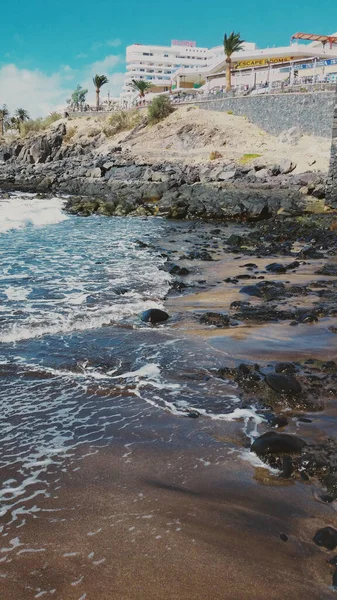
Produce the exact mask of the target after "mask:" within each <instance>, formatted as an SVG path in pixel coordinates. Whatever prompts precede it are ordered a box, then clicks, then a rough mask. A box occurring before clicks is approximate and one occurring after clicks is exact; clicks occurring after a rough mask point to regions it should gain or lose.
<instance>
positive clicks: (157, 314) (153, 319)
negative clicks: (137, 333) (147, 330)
mask: <svg viewBox="0 0 337 600" xmlns="http://www.w3.org/2000/svg"><path fill="white" fill-rule="evenodd" d="M140 318H141V320H142V321H144V323H152V324H155V323H164V321H167V319H169V318H170V316H169V315H168V314H167V313H166V312H165V311H163V310H160V309H159V308H149V310H145V311H144V312H143V313H142V314H141V316H140Z"/></svg>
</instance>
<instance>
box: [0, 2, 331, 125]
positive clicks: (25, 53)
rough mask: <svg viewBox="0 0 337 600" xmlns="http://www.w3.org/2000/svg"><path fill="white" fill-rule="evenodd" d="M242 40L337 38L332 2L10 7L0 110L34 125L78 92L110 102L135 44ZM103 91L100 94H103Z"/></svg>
mask: <svg viewBox="0 0 337 600" xmlns="http://www.w3.org/2000/svg"><path fill="white" fill-rule="evenodd" d="M233 30H234V31H235V32H240V33H241V36H242V38H243V39H245V40H247V41H250V42H256V44H257V45H258V47H260V48H263V47H266V46H274V45H275V46H279V45H288V43H289V40H290V37H291V35H292V34H293V33H295V32H297V31H301V32H305V33H317V34H323V35H324V34H328V33H333V32H335V31H337V3H336V2H335V0H320V2H319V3H318V2H317V1H314V0H305V1H304V0H301V1H300V0H282V2H275V0H270V1H269V2H267V1H266V0H263V1H262V0H240V1H239V2H224V1H223V0H208V2H205V0H193V1H192V0H170V1H169V2H162V1H160V0H143V2H142V1H140V0H138V1H137V0H119V1H118V2H117V1H116V0H110V1H108V0H81V1H79V0H56V1H52V0H30V1H29V2H28V1H27V0H12V2H7V3H5V5H4V8H2V10H1V35H0V105H2V104H3V103H6V104H7V105H8V107H9V109H10V110H11V111H13V110H14V109H15V108H17V107H20V108H21V107H22V108H26V109H27V110H28V111H29V112H30V114H31V115H32V116H33V117H36V116H40V115H41V116H44V115H47V114H48V113H49V112H51V111H52V110H55V109H60V108H61V107H63V106H65V104H66V99H67V98H69V97H70V95H71V93H72V91H73V90H74V89H75V87H76V86H77V84H80V85H82V86H84V87H87V88H88V89H89V93H88V101H89V103H94V87H93V84H92V76H93V75H95V74H96V73H98V74H100V75H101V74H105V75H107V76H108V78H109V84H108V85H106V86H105V88H102V93H103V95H105V94H106V93H107V92H108V91H109V92H110V95H111V96H116V95H118V94H119V92H120V91H121V86H122V82H123V75H124V71H125V48H126V46H128V45H130V44H133V43H140V44H148V43H150V44H159V45H170V43H171V40H172V39H179V40H195V41H196V42H197V45H198V46H203V47H210V46H216V45H220V44H221V43H222V40H223V35H224V33H225V32H226V33H230V32H231V31H233ZM104 89H105V91H104Z"/></svg>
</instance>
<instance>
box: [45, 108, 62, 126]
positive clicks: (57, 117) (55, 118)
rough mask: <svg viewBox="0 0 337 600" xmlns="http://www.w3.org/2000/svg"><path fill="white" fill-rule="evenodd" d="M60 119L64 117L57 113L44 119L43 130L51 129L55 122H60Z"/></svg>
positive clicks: (52, 113)
mask: <svg viewBox="0 0 337 600" xmlns="http://www.w3.org/2000/svg"><path fill="white" fill-rule="evenodd" d="M60 119H62V115H60V113H58V112H55V111H54V112H51V113H50V115H48V117H46V118H45V119H43V129H47V127H50V125H52V123H55V121H59V120H60Z"/></svg>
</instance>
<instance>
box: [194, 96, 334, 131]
mask: <svg viewBox="0 0 337 600" xmlns="http://www.w3.org/2000/svg"><path fill="white" fill-rule="evenodd" d="M194 104H198V105H199V106H200V108H203V109H206V110H219V111H222V112H226V111H228V110H231V111H233V114H235V115H242V116H244V115H245V116H246V117H247V118H248V120H249V121H250V122H251V123H255V124H256V125H258V126H259V127H261V128H262V129H264V130H265V131H268V132H269V133H272V134H273V135H278V134H280V133H281V132H282V131H285V130H286V129H290V128H291V127H294V126H298V127H300V129H301V131H302V132H303V133H307V134H311V135H319V136H323V137H328V138H330V137H331V128H332V118H333V111H334V106H335V92H313V93H308V92H307V93H303V94H301V93H294V94H288V93H287V94H286V93H283V94H271V95H267V94H266V95H262V94H261V95H257V96H243V97H240V98H223V99H220V100H204V101H199V102H194Z"/></svg>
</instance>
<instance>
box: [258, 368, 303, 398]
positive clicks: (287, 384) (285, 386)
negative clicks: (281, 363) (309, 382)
mask: <svg viewBox="0 0 337 600" xmlns="http://www.w3.org/2000/svg"><path fill="white" fill-rule="evenodd" d="M266 384H267V385H268V386H269V387H270V388H271V389H272V390H273V391H274V392H277V393H278V394H287V395H290V396H296V395H298V394H300V393H301V391H302V386H301V384H300V382H299V381H297V379H295V377H293V376H292V375H284V374H279V373H270V374H269V375H267V376H266Z"/></svg>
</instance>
